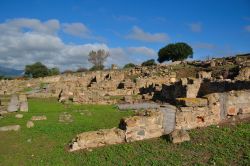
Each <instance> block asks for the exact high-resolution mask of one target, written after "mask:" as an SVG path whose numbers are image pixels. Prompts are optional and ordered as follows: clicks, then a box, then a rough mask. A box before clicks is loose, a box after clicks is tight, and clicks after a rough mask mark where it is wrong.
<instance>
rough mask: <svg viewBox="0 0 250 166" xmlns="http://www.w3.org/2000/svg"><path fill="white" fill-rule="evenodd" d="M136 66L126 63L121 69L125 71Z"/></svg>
mask: <svg viewBox="0 0 250 166" xmlns="http://www.w3.org/2000/svg"><path fill="white" fill-rule="evenodd" d="M135 66H136V65H135V64H133V63H128V64H126V65H124V66H123V69H127V68H132V67H135Z"/></svg>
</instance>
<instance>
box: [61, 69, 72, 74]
mask: <svg viewBox="0 0 250 166" xmlns="http://www.w3.org/2000/svg"><path fill="white" fill-rule="evenodd" d="M72 73H74V71H72V70H64V71H63V72H62V74H72Z"/></svg>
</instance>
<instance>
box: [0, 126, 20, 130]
mask: <svg viewBox="0 0 250 166" xmlns="http://www.w3.org/2000/svg"><path fill="white" fill-rule="evenodd" d="M20 129H21V126H20V125H9V126H2V127H0V131H18V130H20Z"/></svg>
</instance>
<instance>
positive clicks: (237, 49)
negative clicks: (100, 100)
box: [0, 0, 250, 69]
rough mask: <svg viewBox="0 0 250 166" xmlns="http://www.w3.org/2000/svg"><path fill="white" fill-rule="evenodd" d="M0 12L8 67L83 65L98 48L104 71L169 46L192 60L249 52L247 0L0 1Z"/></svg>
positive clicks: (2, 56) (0, 42)
mask: <svg viewBox="0 0 250 166" xmlns="http://www.w3.org/2000/svg"><path fill="white" fill-rule="evenodd" d="M0 11H1V14H0V34H1V37H0V65H2V66H9V67H14V68H23V66H25V64H28V63H33V62H35V61H42V62H43V63H46V64H47V65H48V66H51V67H52V66H58V67H60V68H61V69H67V68H70V69H74V68H78V67H81V66H85V67H89V66H90V64H89V63H88V61H87V55H88V52H89V50H91V49H93V50H95V49H99V48H103V49H107V50H109V51H110V53H111V56H110V57H109V59H108V61H107V63H106V65H107V66H108V65H110V64H111V63H116V64H119V65H121V66H122V65H124V64H125V63H128V62H134V63H141V62H142V61H144V60H146V59H151V58H154V59H157V52H158V50H159V49H160V48H161V47H163V46H165V45H167V44H169V43H173V42H187V43H188V44H190V45H191V46H192V47H193V49H194V59H204V58H206V57H207V56H210V57H221V56H229V55H234V54H236V53H246V52H250V0H199V1H198V0H189V1H186V0H177V1H173V0H171V1H170V0H157V1H156V0H154V1H153V0H143V1H142V0H126V1H121V0H105V1H104V0H82V1H78V0H70V1H69V0H68V1H63V0H53V1H52V0H50V1H49V0H33V1H27V0H23V1H20V0H16V1H14V0H1V1H0ZM1 47H3V48H1Z"/></svg>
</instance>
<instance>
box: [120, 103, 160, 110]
mask: <svg viewBox="0 0 250 166" xmlns="http://www.w3.org/2000/svg"><path fill="white" fill-rule="evenodd" d="M117 107H118V109H120V110H126V109H133V110H139V109H153V108H159V107H160V105H159V104H157V103H151V102H144V103H133V104H128V103H126V104H117Z"/></svg>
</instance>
